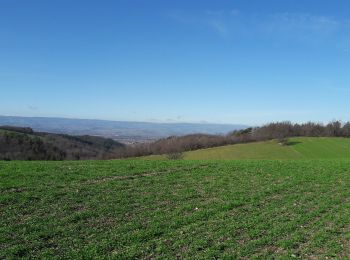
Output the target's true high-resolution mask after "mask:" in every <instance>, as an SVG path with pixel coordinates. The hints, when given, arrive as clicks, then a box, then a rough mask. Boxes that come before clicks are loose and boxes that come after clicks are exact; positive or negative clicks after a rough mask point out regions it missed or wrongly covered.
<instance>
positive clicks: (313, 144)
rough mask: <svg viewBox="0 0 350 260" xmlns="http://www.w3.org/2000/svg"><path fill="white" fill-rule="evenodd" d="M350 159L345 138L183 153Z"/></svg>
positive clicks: (211, 157)
mask: <svg viewBox="0 0 350 260" xmlns="http://www.w3.org/2000/svg"><path fill="white" fill-rule="evenodd" d="M144 158H146V159H164V158H165V156H158V155H155V156H149V157H144ZM336 158H350V138H343V137H295V138H290V139H289V144H288V145H280V144H279V143H278V142H277V141H276V140H270V141H265V142H253V143H247V144H234V145H226V146H220V147H214V148H208V149H201V150H196V151H190V152H185V153H184V159H188V160H237V159H336Z"/></svg>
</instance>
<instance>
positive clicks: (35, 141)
mask: <svg viewBox="0 0 350 260" xmlns="http://www.w3.org/2000/svg"><path fill="white" fill-rule="evenodd" d="M122 147H124V145H123V144H121V143H119V142H116V141H114V140H111V139H105V138H102V137H95V136H87V135H86V136H70V135H64V134H51V133H44V132H34V131H33V130H32V129H31V128H28V127H25V128H23V127H12V126H2V127H1V126H0V160H84V159H110V158H115V157H116V154H117V153H118V150H119V149H120V148H122Z"/></svg>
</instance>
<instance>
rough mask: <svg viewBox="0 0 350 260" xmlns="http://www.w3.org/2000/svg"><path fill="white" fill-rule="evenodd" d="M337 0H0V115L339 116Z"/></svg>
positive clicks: (343, 60) (344, 31)
mask: <svg viewBox="0 0 350 260" xmlns="http://www.w3.org/2000/svg"><path fill="white" fill-rule="evenodd" d="M349 68H350V2H349V1H347V0H344V1H341V0H323V1H319V0H307V1H306V0H283V1H281V0H275V1H273V0H272V1H269V0H266V1H261V0H255V1H254V0H251V1H249V0H242V1H234V0H231V1H212V0H210V1H209V0H197V1H194V0H193V1H191V0H185V1H182V0H177V1H170V0H169V1H167V0H162V1H153V0H148V1H144V0H142V1H141V0H140V1H133V0H125V1H123V0H119V1H118V0H116V1H105V0H102V1H97V0H95V1H88V0H84V1H78V0H74V1H72V0H50V1H47V0H43V1H37V0H31V1H28V0H22V1H19V0H2V1H0V91H1V92H0V93H1V95H0V114H2V115H21V116H55V117H73V118H97V119H112V120H135V121H155V122H203V121H205V122H216V123H244V124H251V125H258V124H262V123H266V122H270V121H277V120H291V121H294V122H304V121H308V120H313V121H322V122H325V121H329V120H334V119H339V120H343V121H347V120H350V114H349V110H350V102H349V98H350V85H349V83H350V73H349Z"/></svg>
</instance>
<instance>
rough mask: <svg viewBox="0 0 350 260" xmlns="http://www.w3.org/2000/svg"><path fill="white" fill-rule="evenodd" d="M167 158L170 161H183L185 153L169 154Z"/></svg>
mask: <svg viewBox="0 0 350 260" xmlns="http://www.w3.org/2000/svg"><path fill="white" fill-rule="evenodd" d="M167 158H168V159H169V160H181V159H183V158H184V155H183V153H181V152H175V153H168V154H167Z"/></svg>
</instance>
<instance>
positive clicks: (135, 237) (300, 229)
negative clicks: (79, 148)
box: [0, 159, 350, 258]
mask: <svg viewBox="0 0 350 260" xmlns="http://www.w3.org/2000/svg"><path fill="white" fill-rule="evenodd" d="M0 180H1V181H0V258H18V257H32V258H36V257H53V256H55V257H57V258H63V257H64V258H78V257H79V258H88V257H111V258H136V257H137V258H158V257H166V258H176V257H185V258H186V257H188V258H203V257H205V258H213V257H225V256H231V257H240V258H252V257H278V258H279V257H287V258H294V257H300V258H315V257H326V256H328V257H332V256H336V257H346V256H349V255H350V200H349V198H350V189H349V187H350V160H344V159H337V160H284V161H278V160H275V161H268V160H266V161H264V160H255V161H251V160H245V161H240V160H237V161H162V160H160V161H152V160H148V161H142V160H118V161H84V162H79V161H76V162H0Z"/></svg>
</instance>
